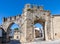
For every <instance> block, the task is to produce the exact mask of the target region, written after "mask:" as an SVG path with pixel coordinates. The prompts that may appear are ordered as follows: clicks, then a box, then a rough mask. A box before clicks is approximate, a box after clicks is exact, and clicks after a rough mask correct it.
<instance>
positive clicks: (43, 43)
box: [23, 40, 60, 44]
mask: <svg viewBox="0 0 60 44" xmlns="http://www.w3.org/2000/svg"><path fill="white" fill-rule="evenodd" d="M23 44H60V40H55V41H35V42H30V43H23Z"/></svg>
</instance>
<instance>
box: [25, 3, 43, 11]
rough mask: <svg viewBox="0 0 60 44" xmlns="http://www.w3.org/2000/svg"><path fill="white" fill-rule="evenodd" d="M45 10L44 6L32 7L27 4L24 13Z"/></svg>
mask: <svg viewBox="0 0 60 44" xmlns="http://www.w3.org/2000/svg"><path fill="white" fill-rule="evenodd" d="M31 9H32V10H34V11H35V10H43V6H37V5H31V4H26V5H25V8H24V11H29V10H31Z"/></svg>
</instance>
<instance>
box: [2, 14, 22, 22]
mask: <svg viewBox="0 0 60 44" xmlns="http://www.w3.org/2000/svg"><path fill="white" fill-rule="evenodd" d="M18 18H21V15H17V16H13V17H8V18H5V17H4V18H3V22H6V21H13V20H16V19H18Z"/></svg>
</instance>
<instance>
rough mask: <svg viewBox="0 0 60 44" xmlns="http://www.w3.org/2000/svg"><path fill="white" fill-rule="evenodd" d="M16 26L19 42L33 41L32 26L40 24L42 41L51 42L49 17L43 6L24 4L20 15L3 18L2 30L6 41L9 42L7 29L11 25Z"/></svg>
mask: <svg viewBox="0 0 60 44" xmlns="http://www.w3.org/2000/svg"><path fill="white" fill-rule="evenodd" d="M14 23H15V24H18V25H19V27H21V28H19V29H20V36H21V38H20V41H21V42H31V41H34V38H35V37H34V34H35V33H34V26H33V25H34V24H35V23H41V24H42V25H43V30H44V34H43V35H44V40H51V39H52V36H51V35H52V34H51V15H50V11H48V10H44V9H43V6H35V5H30V4H26V5H25V7H24V9H23V13H22V14H21V15H17V16H13V17H8V18H3V24H2V28H3V29H4V30H5V32H6V40H7V41H8V40H9V28H10V26H11V25H12V24H14Z"/></svg>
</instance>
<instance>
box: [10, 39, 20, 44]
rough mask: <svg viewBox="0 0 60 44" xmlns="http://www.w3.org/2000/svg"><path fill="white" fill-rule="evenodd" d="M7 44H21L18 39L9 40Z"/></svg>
mask: <svg viewBox="0 0 60 44" xmlns="http://www.w3.org/2000/svg"><path fill="white" fill-rule="evenodd" d="M9 44H21V42H20V41H19V40H11V41H10V42H9Z"/></svg>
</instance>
